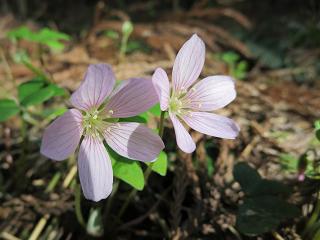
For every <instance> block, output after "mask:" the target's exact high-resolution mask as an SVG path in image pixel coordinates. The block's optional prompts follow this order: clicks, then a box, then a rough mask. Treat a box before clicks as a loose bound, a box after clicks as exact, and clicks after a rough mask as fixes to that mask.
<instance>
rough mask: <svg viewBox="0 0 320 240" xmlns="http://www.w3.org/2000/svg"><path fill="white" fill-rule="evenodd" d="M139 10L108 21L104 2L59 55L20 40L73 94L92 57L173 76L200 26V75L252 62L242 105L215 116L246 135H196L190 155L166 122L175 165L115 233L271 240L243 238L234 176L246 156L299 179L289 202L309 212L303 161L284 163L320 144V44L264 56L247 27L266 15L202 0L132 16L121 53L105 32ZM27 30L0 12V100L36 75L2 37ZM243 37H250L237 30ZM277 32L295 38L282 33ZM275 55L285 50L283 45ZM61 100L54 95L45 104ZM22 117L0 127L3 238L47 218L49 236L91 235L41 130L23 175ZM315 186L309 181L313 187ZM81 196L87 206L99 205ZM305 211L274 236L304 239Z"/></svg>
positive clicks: (141, 72) (140, 196)
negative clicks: (319, 136) (47, 154)
mask: <svg viewBox="0 0 320 240" xmlns="http://www.w3.org/2000/svg"><path fill="white" fill-rule="evenodd" d="M143 6H144V5H143V4H141V8H142V10H141V9H139V8H138V7H139V6H137V7H136V9H133V6H132V5H131V6H130V7H129V9H128V12H129V13H128V12H123V11H120V10H119V9H115V10H114V11H113V14H112V15H113V18H111V17H105V13H104V12H103V11H101V12H100V10H99V6H97V9H96V11H95V14H94V16H92V19H93V20H92V25H91V26H90V27H89V28H87V31H84V33H79V34H75V37H74V38H73V40H71V41H68V42H67V43H66V48H65V50H64V51H63V52H61V53H57V54H52V53H50V52H46V53H45V55H44V58H43V59H42V61H39V59H38V58H37V56H36V52H37V45H36V44H33V43H30V42H27V41H22V42H21V43H20V46H19V48H23V49H26V50H27V51H28V52H29V53H31V56H32V57H31V59H32V63H33V64H34V65H35V66H38V67H39V68H42V69H44V70H45V72H46V73H47V74H48V75H50V76H51V77H52V79H53V80H54V81H55V83H57V84H58V85H59V86H62V87H65V88H66V89H68V90H69V92H72V91H73V90H75V89H76V88H77V87H78V86H79V84H80V82H81V80H82V78H83V74H84V72H85V71H86V69H87V67H88V65H89V64H93V63H101V62H103V63H109V64H111V65H112V67H113V70H114V72H115V75H116V77H117V79H119V80H123V79H127V78H129V77H132V76H150V75H152V73H153V71H154V69H156V68H157V67H162V68H164V69H166V70H167V71H168V73H170V71H171V68H172V65H173V61H174V58H175V55H176V52H177V51H178V50H179V48H180V46H181V45H182V43H183V42H184V41H185V40H186V39H188V38H189V37H190V36H191V35H192V34H193V33H194V32H196V33H198V34H199V35H200V36H201V37H202V38H203V40H204V41H205V43H206V49H207V53H206V61H205V67H204V70H203V72H202V74H201V77H205V76H209V75H215V74H230V75H234V74H238V73H236V72H235V71H236V70H235V67H234V64H235V65H236V64H238V63H239V62H240V61H244V62H246V64H247V68H246V69H245V70H243V71H242V72H241V73H240V74H242V73H243V74H244V75H243V76H242V75H241V77H240V78H241V79H237V80H236V89H237V98H236V100H235V101H234V102H232V103H231V104H230V105H228V106H227V107H226V108H224V109H223V110H221V111H219V113H221V114H223V115H224V116H228V117H231V118H232V119H234V120H235V121H236V122H237V123H238V124H239V125H240V126H241V131H240V135H239V137H238V138H237V139H236V140H221V139H216V138H211V137H208V136H204V135H202V134H199V133H197V132H194V131H191V133H192V136H193V138H194V139H195V140H196V142H197V150H196V152H195V153H194V154H193V155H186V154H183V153H182V152H180V151H178V150H177V149H176V146H175V144H174V141H175V138H174V135H173V134H172V132H173V131H169V130H170V129H171V128H172V126H171V125H170V123H169V122H166V125H165V127H166V128H165V132H164V135H165V137H164V141H165V142H166V143H167V144H166V145H168V146H169V147H168V149H167V151H168V152H169V154H168V156H169V161H170V164H169V170H168V173H167V176H166V177H160V176H158V175H156V174H152V176H151V177H150V179H149V182H148V185H147V186H146V187H145V189H144V190H143V191H141V192H138V193H137V195H136V197H135V198H134V200H133V202H132V203H131V204H130V207H129V210H128V211H127V212H126V213H125V215H124V217H123V219H122V222H121V224H119V226H118V227H117V237H118V239H164V238H171V239H212V237H213V238H214V239H236V238H238V239H271V238H272V237H271V235H269V234H265V235H262V236H260V237H246V236H244V235H241V236H240V235H239V234H238V233H237V230H236V228H235V225H236V213H237V208H238V206H239V204H240V203H241V202H243V197H244V194H243V192H242V190H241V189H240V186H239V184H238V183H236V182H235V181H234V179H233V168H234V166H235V164H236V163H238V162H247V163H249V164H250V165H251V166H253V167H254V168H256V169H258V171H259V173H260V174H261V176H263V177H264V178H267V179H272V180H278V181H281V182H284V183H286V184H288V185H291V186H292V187H293V194H292V195H291V197H290V199H289V201H290V202H292V203H295V204H296V205H298V206H301V207H302V206H303V205H304V204H305V203H306V202H307V201H308V199H309V198H310V195H309V193H310V192H312V191H313V190H312V189H311V190H310V192H307V193H305V195H304V192H303V191H302V190H301V189H303V188H304V187H305V186H307V183H305V182H303V183H300V182H298V179H297V177H298V171H297V169H294V167H293V168H292V166H291V165H292V164H295V163H296V162H294V160H292V161H293V162H289V163H288V161H289V160H288V159H290V157H291V159H298V158H299V156H301V155H302V154H304V153H305V152H306V151H307V150H308V149H310V148H311V147H312V146H313V144H314V126H313V124H314V121H315V120H317V119H319V118H320V111H319V103H320V83H319V81H318V77H317V74H318V72H319V69H317V67H319V66H317V65H316V63H317V59H319V55H320V51H319V48H316V47H313V46H312V44H310V46H306V45H301V47H299V48H298V47H295V44H299V43H292V47H291V48H288V49H286V50H285V51H284V50H283V51H282V55H281V56H278V55H277V54H276V55H275V56H274V55H272V54H269V55H268V54H267V53H266V52H267V51H268V50H265V49H264V48H262V47H261V46H260V45H259V48H258V47H257V46H258V43H260V42H259V38H256V39H258V40H255V41H256V42H254V40H253V39H254V37H247V36H248V35H249V36H250V34H251V33H252V36H257V35H258V34H257V32H259V31H260V30H259V29H258V30H257V28H259V22H257V21H259V19H260V18H259V17H257V16H252V17H251V16H249V14H245V13H240V11H242V10H243V9H242V8H241V7H239V11H238V10H236V9H234V8H232V7H229V6H224V7H219V8H215V7H212V8H204V7H202V6H196V7H193V8H191V9H189V10H188V11H178V12H173V11H164V13H163V14H162V15H161V16H160V17H158V18H155V19H153V20H152V21H148V20H145V21H143V20H141V21H137V22H135V21H134V20H133V26H134V31H133V33H132V35H131V36H130V39H129V41H131V43H135V44H136V45H137V46H138V47H133V50H132V52H130V53H129V54H126V55H125V56H124V57H119V47H118V45H119V39H113V38H110V37H108V36H107V34H106V31H109V32H110V31H112V32H117V33H119V34H121V27H122V24H123V21H125V20H128V19H130V18H129V16H128V14H132V12H137V13H136V14H139V11H143ZM243 8H244V7H243ZM246 11H250V8H249V7H248V6H246V8H244V10H243V12H246ZM257 15H258V14H257ZM108 16H109V15H108ZM288 19H289V17H288ZM230 21H231V23H230ZM270 21H271V20H270ZM19 25H21V22H20V21H19V20H16V18H15V17H14V16H13V15H11V14H7V15H3V16H1V18H0V44H1V55H2V56H1V58H2V59H1V67H0V76H1V77H0V85H1V89H0V98H2V97H6V96H8V93H13V94H16V90H15V86H16V85H17V84H19V83H21V82H24V81H26V80H30V79H32V78H33V77H34V73H33V72H32V71H30V69H28V68H27V67H25V66H24V65H22V64H19V63H15V62H14V61H13V60H12V59H11V57H10V56H11V55H12V53H13V52H15V51H16V47H17V46H15V45H13V44H12V42H11V41H10V40H8V39H7V38H6V35H5V33H6V32H7V31H9V30H11V29H13V28H14V27H16V26H19ZM27 25H28V26H30V28H33V29H39V28H41V25H40V24H39V23H38V22H37V21H32V20H30V21H28V22H27ZM58 25H59V24H58ZM52 26H55V25H54V24H52ZM66 29H68V28H67V27H66ZM288 31H289V30H288ZM239 32H245V34H244V35H243V36H240V35H239ZM239 36H240V37H239ZM260 36H264V35H263V34H262V35H260ZM279 39H280V41H283V42H284V41H285V40H287V39H286V38H284V37H283V36H279ZM290 44H291V43H290ZM133 45H134V44H133ZM253 45H254V46H255V48H254V47H252V46H253ZM261 45H263V44H261ZM279 45H281V44H280V43H279ZM263 46H265V45H263ZM276 47H278V46H276ZM276 47H275V48H276ZM257 49H259V51H260V52H259V54H258V55H257V54H256V53H257V51H258V50H257ZM261 49H263V50H261ZM271 50H274V51H275V53H277V50H276V49H271ZM271 50H270V51H271ZM231 51H232V53H236V56H238V57H237V58H238V59H237V60H235V61H234V62H232V63H230V62H228V59H226V58H227V57H226V56H228V54H229V53H230V52H231ZM231 55H232V54H231ZM266 55H267V56H266ZM279 59H280V60H279ZM279 61H280V63H278V62H279ZM288 62H289V63H288ZM239 71H240V70H239ZM237 76H240V75H237ZM237 76H235V78H237ZM8 79H9V80H10V79H11V80H12V79H14V81H8ZM63 102H64V100H63V99H58V100H57V101H55V102H49V103H48V105H53V104H57V105H59V104H60V105H62V104H63ZM19 124H20V123H19V121H18V119H15V118H13V119H12V121H10V122H6V123H4V124H1V126H0V135H1V138H0V150H1V152H0V171H1V172H2V174H1V176H0V177H1V179H0V183H1V185H2V186H4V187H3V188H4V189H6V192H7V194H4V195H3V194H1V196H0V202H1V205H0V231H2V232H3V233H5V234H7V235H3V236H7V239H10V238H9V237H8V236H11V235H15V236H20V237H21V236H27V235H28V234H30V233H31V232H33V231H34V230H35V228H36V227H39V224H40V225H41V223H42V224H44V226H45V227H44V230H43V231H44V232H46V234H47V235H43V237H42V239H45V237H44V236H49V235H50V231H52V229H54V230H55V231H56V232H57V235H55V236H56V237H57V238H55V239H58V236H59V237H60V239H86V238H88V237H85V236H84V235H83V232H84V230H81V228H80V227H79V226H80V225H79V223H77V220H76V217H75V213H74V210H73V207H74V206H73V204H74V197H73V190H72V189H71V188H70V187H67V188H66V187H64V185H63V183H64V179H65V178H66V177H67V176H68V175H69V174H70V171H71V170H70V168H66V167H65V166H60V165H58V164H56V163H53V162H51V161H48V160H47V159H45V158H44V157H42V156H40V154H39V150H38V149H39V143H40V139H41V134H42V132H43V128H44V126H33V127H32V128H30V129H29V133H31V134H32V136H31V135H30V136H29V143H28V144H29V145H28V147H29V148H28V150H27V151H28V153H29V154H28V156H27V157H26V159H25V160H26V162H25V163H24V164H23V170H21V169H20V170H19V169H18V165H17V164H18V163H17V162H19V161H16V160H17V159H19V158H20V154H21V150H20V149H19V146H20V145H21V136H20V133H19V132H18V129H19ZM171 130H172V129H171ZM19 164H21V163H19ZM19 166H21V165H19ZM57 171H61V178H60V180H59V183H58V184H57V186H56V187H55V188H54V190H53V191H51V192H50V193H47V192H45V189H46V187H47V185H48V183H49V182H50V181H51V179H52V177H53V175H54V174H55V173H56V172H57ZM306 181H307V182H308V181H312V180H306ZM308 184H309V185H308V186H310V182H308ZM119 189H120V190H119V192H120V194H119V195H118V196H117V198H118V199H117V201H114V205H113V209H112V210H111V213H114V214H115V213H116V211H117V209H118V208H119V207H120V204H121V202H122V201H123V198H124V197H125V196H126V195H125V193H127V192H128V191H129V188H128V186H127V185H126V184H125V183H123V184H120V186H119ZM83 201H84V208H85V209H87V211H88V209H89V206H90V204H91V203H89V202H86V201H85V200H83ZM303 218H304V217H301V218H299V219H295V220H290V221H288V222H285V223H283V224H282V225H281V227H280V228H279V231H278V233H279V234H280V235H282V236H285V239H300V238H299V235H298V234H299V227H300V225H299V224H300V223H301V220H303ZM39 221H40V222H39ZM41 221H42V222H41ZM106 221H108V220H106ZM22 238H23V237H22ZM12 239H14V238H12Z"/></svg>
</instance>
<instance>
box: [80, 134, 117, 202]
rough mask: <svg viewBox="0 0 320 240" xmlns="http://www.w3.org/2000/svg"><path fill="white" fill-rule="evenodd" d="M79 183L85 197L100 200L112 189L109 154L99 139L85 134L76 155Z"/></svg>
mask: <svg viewBox="0 0 320 240" xmlns="http://www.w3.org/2000/svg"><path fill="white" fill-rule="evenodd" d="M78 170H79V177H80V183H81V187H82V191H83V194H84V196H85V198H87V199H89V200H92V201H95V202H97V201H100V200H101V199H104V198H107V197H108V196H109V195H110V193H111V191H112V183H113V173H112V165H111V161H110V158H109V155H108V153H107V151H106V148H105V147H104V145H103V143H102V141H101V140H100V139H97V138H94V137H92V136H86V137H85V138H84V139H83V141H82V143H81V146H80V150H79V157H78Z"/></svg>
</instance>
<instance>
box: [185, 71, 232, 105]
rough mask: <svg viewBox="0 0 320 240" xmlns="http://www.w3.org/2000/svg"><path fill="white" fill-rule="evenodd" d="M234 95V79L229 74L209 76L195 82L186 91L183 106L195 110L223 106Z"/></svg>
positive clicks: (230, 100)
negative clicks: (185, 103)
mask: <svg viewBox="0 0 320 240" xmlns="http://www.w3.org/2000/svg"><path fill="white" fill-rule="evenodd" d="M235 97H236V90H235V86H234V80H233V79H232V78H231V77H229V76H211V77H207V78H205V79H203V80H201V81H200V82H198V83H196V84H195V85H194V86H193V87H192V88H191V89H190V90H189V91H188V93H187V95H186V96H185V98H186V99H187V100H188V101H187V102H188V103H187V105H186V106H185V107H187V108H191V109H193V110H195V111H213V110H216V109H219V108H223V107H224V106H226V105H227V104H229V103H230V102H232V101H233V100H234V99H235Z"/></svg>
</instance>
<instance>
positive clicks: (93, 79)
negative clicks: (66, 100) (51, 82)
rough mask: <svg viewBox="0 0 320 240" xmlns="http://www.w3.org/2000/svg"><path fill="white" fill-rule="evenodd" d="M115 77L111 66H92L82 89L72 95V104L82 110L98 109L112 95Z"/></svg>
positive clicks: (82, 84) (81, 86)
mask: <svg viewBox="0 0 320 240" xmlns="http://www.w3.org/2000/svg"><path fill="white" fill-rule="evenodd" d="M114 84H115V76H114V74H113V71H112V69H111V66H110V65H107V64H92V65H90V66H89V67H88V70H87V72H86V75H85V77H84V80H83V81H82V83H81V85H80V87H79V88H78V89H77V90H76V91H75V92H74V93H73V94H72V95H71V99H70V101H71V103H72V105H73V106H74V107H76V108H78V109H81V110H89V109H91V108H98V107H99V106H100V104H101V103H102V102H103V101H104V100H105V99H106V97H107V96H109V94H110V93H111V91H112V89H113V86H114Z"/></svg>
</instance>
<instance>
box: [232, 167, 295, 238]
mask: <svg viewBox="0 0 320 240" xmlns="http://www.w3.org/2000/svg"><path fill="white" fill-rule="evenodd" d="M233 175H234V179H235V180H236V181H237V182H239V183H240V186H241V188H242V190H243V191H244V193H245V198H244V200H243V204H241V205H240V207H239V210H238V214H237V228H238V229H239V230H240V232H242V233H243V234H246V235H253V236H254V235H259V234H263V233H267V232H272V231H275V230H276V229H277V228H278V226H279V225H280V223H282V222H283V221H285V220H286V219H289V218H294V217H297V216H298V215H299V213H300V211H299V209H298V208H297V207H296V206H294V205H293V204H290V203H288V202H287V201H286V198H287V197H288V196H289V195H290V192H291V190H290V188H289V187H288V186H286V185H284V184H283V183H280V182H277V181H273V180H267V179H263V178H261V176H260V175H259V173H258V172H257V171H256V170H255V169H253V168H251V167H250V166H249V165H248V164H246V163H239V164H237V165H236V166H235V167H234V170H233Z"/></svg>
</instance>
